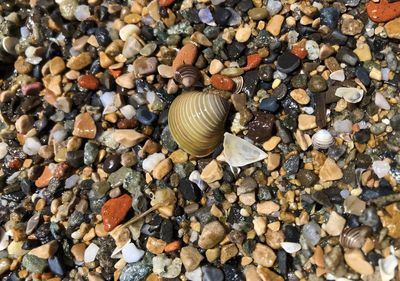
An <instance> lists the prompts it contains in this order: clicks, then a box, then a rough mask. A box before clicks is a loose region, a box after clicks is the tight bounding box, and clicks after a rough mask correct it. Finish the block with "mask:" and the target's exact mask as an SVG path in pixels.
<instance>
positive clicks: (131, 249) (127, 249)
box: [122, 243, 145, 263]
mask: <svg viewBox="0 0 400 281" xmlns="http://www.w3.org/2000/svg"><path fill="white" fill-rule="evenodd" d="M144 254H145V252H144V251H143V250H141V249H138V248H136V246H135V244H133V243H128V244H126V245H125V246H124V247H123V248H122V256H123V258H124V260H125V261H126V262H127V263H133V262H137V261H139V260H140V259H141V258H142V257H143V256H144Z"/></svg>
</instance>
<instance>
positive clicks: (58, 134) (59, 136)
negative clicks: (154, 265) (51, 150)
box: [53, 129, 68, 142]
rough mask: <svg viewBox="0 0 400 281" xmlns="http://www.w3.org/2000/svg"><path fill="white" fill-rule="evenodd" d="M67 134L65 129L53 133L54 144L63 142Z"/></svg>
mask: <svg viewBox="0 0 400 281" xmlns="http://www.w3.org/2000/svg"><path fill="white" fill-rule="evenodd" d="M67 135H68V133H67V130H65V129H60V130H57V131H55V132H54V133H53V138H54V140H55V141H56V142H61V141H63V140H65V138H66V137H67Z"/></svg>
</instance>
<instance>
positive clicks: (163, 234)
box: [160, 220, 174, 243]
mask: <svg viewBox="0 0 400 281" xmlns="http://www.w3.org/2000/svg"><path fill="white" fill-rule="evenodd" d="M160 239H161V240H163V241H165V242H167V243H170V242H172V241H173V240H174V225H173V224H172V222H171V221H170V220H163V221H162V223H161V228H160Z"/></svg>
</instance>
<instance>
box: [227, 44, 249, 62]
mask: <svg viewBox="0 0 400 281" xmlns="http://www.w3.org/2000/svg"><path fill="white" fill-rule="evenodd" d="M245 49H246V45H244V44H242V43H239V42H237V41H233V42H232V44H229V45H228V46H227V47H226V50H227V52H228V56H229V58H230V59H231V60H233V59H237V58H238V57H239V56H240V55H241V54H242V53H243V51H244V50H245Z"/></svg>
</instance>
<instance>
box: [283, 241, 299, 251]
mask: <svg viewBox="0 0 400 281" xmlns="http://www.w3.org/2000/svg"><path fill="white" fill-rule="evenodd" d="M281 247H282V249H283V250H285V252H286V253H289V254H293V253H296V252H298V251H300V250H301V245H300V244H299V243H294V242H282V243H281Z"/></svg>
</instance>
